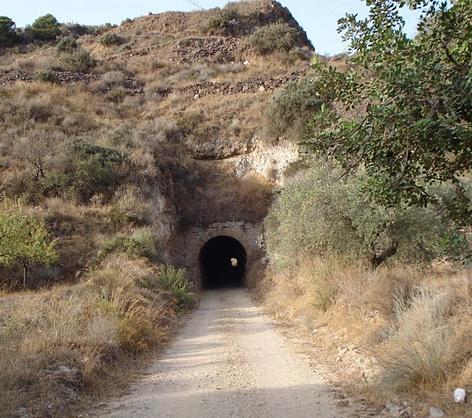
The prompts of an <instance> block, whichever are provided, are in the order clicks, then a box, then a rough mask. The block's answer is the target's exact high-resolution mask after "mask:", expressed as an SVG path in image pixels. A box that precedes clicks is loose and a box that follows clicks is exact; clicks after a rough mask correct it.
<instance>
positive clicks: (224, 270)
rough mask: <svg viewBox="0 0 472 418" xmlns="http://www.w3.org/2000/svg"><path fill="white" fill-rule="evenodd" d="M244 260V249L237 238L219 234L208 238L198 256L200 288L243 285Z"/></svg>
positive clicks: (245, 256) (245, 255) (245, 258)
mask: <svg viewBox="0 0 472 418" xmlns="http://www.w3.org/2000/svg"><path fill="white" fill-rule="evenodd" d="M246 260H247V254H246V250H245V248H244V246H243V245H242V244H241V243H240V242H239V241H238V240H237V239H235V238H232V237H229V236H226V235H221V236H218V237H215V238H212V239H210V240H208V241H207V242H206V243H205V244H204V245H203V247H202V248H201V250H200V257H199V262H200V274H201V283H202V289H218V288H224V287H241V286H244V284H245V277H244V276H245V273H246Z"/></svg>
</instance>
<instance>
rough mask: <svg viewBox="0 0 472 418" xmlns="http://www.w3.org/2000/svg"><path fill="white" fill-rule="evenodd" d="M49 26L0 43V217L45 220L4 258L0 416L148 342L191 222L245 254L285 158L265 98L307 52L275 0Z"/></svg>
mask: <svg viewBox="0 0 472 418" xmlns="http://www.w3.org/2000/svg"><path fill="white" fill-rule="evenodd" d="M33 26H34V25H33ZM52 28H53V30H54V31H56V29H57V30H59V32H58V33H60V34H59V36H57V35H54V37H53V39H51V40H44V39H34V37H35V35H31V34H28V33H27V31H26V30H25V31H24V32H21V31H20V34H19V36H21V37H22V38H21V39H22V40H21V41H20V42H16V43H15V45H14V46H9V47H3V48H1V50H0V54H1V61H0V95H1V97H2V100H1V102H0V125H1V127H2V129H1V130H0V143H1V148H0V176H1V193H2V208H3V209H2V216H3V218H2V220H1V221H2V222H4V225H9V224H11V223H12V222H19V225H21V222H26V223H31V222H33V223H39V224H38V228H43V227H42V226H41V224H43V225H44V228H46V230H47V231H48V233H49V236H47V235H44V236H42V238H41V239H42V240H43V241H41V242H38V245H39V247H38V248H39V249H38V251H39V254H37V257H36V258H34V259H33V258H30V259H28V264H27V267H26V264H25V268H24V269H22V268H19V266H20V265H21V264H19V263H18V262H16V261H17V260H18V259H19V258H15V257H19V256H20V255H19V253H14V254H12V255H11V258H8V262H7V259H5V262H2V263H1V264H2V265H3V266H2V267H0V283H1V284H2V288H3V290H4V292H5V294H4V296H0V298H1V300H2V304H1V307H0V310H1V313H2V319H1V322H0V324H1V326H2V327H1V334H0V336H2V337H3V336H4V338H6V339H7V340H6V341H9V342H8V344H3V343H2V345H1V346H0V353H1V357H2V360H1V364H0V366H1V369H2V370H3V371H4V372H2V373H1V374H2V376H3V378H2V379H1V380H0V388H1V391H2V393H4V394H6V396H4V397H3V396H2V401H1V406H2V410H3V411H6V412H5V413H6V416H12V415H14V414H15V413H17V412H18V411H22V410H24V411H28V413H30V414H32V415H33V416H42V414H44V413H45V412H44V408H46V406H47V408H49V410H50V411H52V412H51V413H52V415H53V416H62V417H63V416H65V415H67V414H70V413H71V411H73V408H74V405H78V404H80V403H81V402H83V400H84V399H85V398H87V397H90V396H92V397H93V396H101V395H103V394H106V393H108V391H107V390H103V389H99V386H101V384H102V382H103V381H106V382H109V383H113V382H114V383H116V382H117V381H121V380H123V378H122V377H121V374H122V373H123V371H124V369H123V367H124V368H126V367H127V364H128V363H129V362H130V361H131V359H133V358H134V357H135V355H136V353H140V352H142V351H146V350H148V349H150V348H151V347H156V343H157V346H158V347H159V346H160V345H161V343H163V342H164V341H165V340H166V338H167V337H166V335H167V334H168V333H169V330H171V329H172V328H173V327H174V326H175V314H176V312H177V311H179V310H182V309H184V308H185V306H187V305H191V303H192V300H193V299H194V296H193V293H191V292H195V291H198V290H199V287H200V280H201V279H200V274H199V271H198V270H199V268H198V251H199V250H200V247H199V246H201V245H202V243H200V242H195V240H197V239H198V238H197V237H198V236H199V235H200V234H202V233H204V232H205V231H212V230H215V231H216V230H222V229H225V228H226V229H227V228H230V229H233V230H234V231H235V232H236V233H238V231H241V234H244V233H245V232H243V231H245V230H247V229H248V230H250V231H251V232H250V233H251V234H253V235H251V238H250V239H251V240H253V241H251V242H248V243H247V245H248V246H250V247H251V249H252V248H254V252H253V254H251V256H250V258H251V259H250V260H248V261H251V262H252V261H254V262H258V260H259V256H258V255H257V254H258V252H260V249H259V248H258V247H257V246H256V241H257V239H258V238H257V237H258V235H257V234H259V232H258V231H259V230H260V228H261V225H262V221H263V219H264V217H265V215H266V214H267V211H268V208H269V205H270V203H271V201H272V191H273V189H274V187H276V186H277V185H278V184H279V183H280V182H281V181H282V179H283V171H284V168H285V167H286V166H287V165H288V164H289V163H290V162H291V161H293V160H295V159H296V158H297V150H296V147H295V146H294V145H292V144H290V143H288V142H287V143H285V142H283V141H282V142H279V140H278V139H277V138H276V137H272V136H271V135H270V134H268V133H267V132H266V129H265V127H264V124H263V123H262V121H263V120H264V114H265V109H266V107H267V105H268V103H269V102H270V101H271V97H272V95H273V93H274V91H276V90H277V89H279V88H281V87H282V86H283V85H284V84H285V83H287V82H289V81H291V80H295V79H298V78H299V77H300V76H301V75H302V74H303V73H304V72H305V71H306V69H307V67H308V64H309V60H310V58H311V56H312V55H313V47H312V45H311V43H310V42H309V41H308V39H307V37H306V34H305V33H304V32H303V30H302V29H301V28H300V27H299V25H298V24H297V22H296V21H295V20H294V19H293V17H292V16H291V14H290V12H289V11H288V10H287V9H285V8H283V7H282V6H281V5H280V4H279V3H277V2H271V1H261V2H242V3H235V4H231V5H229V6H227V7H225V8H223V9H221V10H220V9H213V10H208V11H205V12H193V13H164V14H156V15H148V16H144V17H140V18H135V19H132V20H131V19H128V20H127V21H125V22H123V23H122V24H121V25H119V26H117V27H110V26H103V27H95V28H91V27H86V26H81V25H59V24H57V25H56V24H55V23H54V22H53V26H52ZM54 33H55V32H54ZM41 34H42V35H41V36H42V37H44V36H43V32H41ZM254 36H255V37H254ZM279 38H280V39H279ZM17 214H21V215H17ZM19 227H20V226H19ZM212 228H213V229H212ZM6 236H8V237H9V236H10V235H6ZM248 237H249V235H248ZM12 239H13V238H12ZM241 239H242V240H244V239H246V238H245V237H244V236H241ZM248 239H249V238H248ZM46 240H49V241H52V244H51V245H52V246H53V249H52V250H51V248H49V247H48V248H49V249H48V251H53V252H55V254H52V255H51V257H49V259H47V260H46V258H44V257H42V256H41V254H40V252H41V251H42V249H43V248H46V247H44V246H43V247H41V245H49V244H46V242H45V241H46ZM28 251H29V250H28ZM251 252H252V251H251ZM56 256H57V257H56ZM41 257H42V258H41ZM164 265H176V266H178V267H185V268H186V269H187V273H186V278H185V279H184V278H183V275H182V274H183V273H182V272H181V271H180V270H175V271H174V270H172V268H171V267H169V268H168V269H170V270H168V269H167V268H166V267H164ZM156 266H157V267H156ZM23 270H24V271H23ZM146 277H147V278H146ZM188 279H190V280H191V281H192V283H193V285H192V286H191V285H190V284H189V283H188ZM143 280H145V282H143ZM173 280H177V281H181V286H182V287H181V290H176V288H174V287H172V286H174V285H172V283H173ZM133 283H134V284H133ZM152 283H154V284H152ZM165 283H167V284H165ZM134 286H138V288H135V287H134ZM23 287H26V289H28V291H26V292H24V291H22V288H23ZM104 287H105V288H106V289H108V290H107V291H106V292H105V294H104V293H103V292H104V290H103V289H104ZM173 289H174V290H173ZM151 290H152V291H153V292H156V295H158V296H157V299H155V298H156V296H153V295H154V294H153V293H149V292H150V291H151ZM15 292H18V293H15ZM143 292H144V293H143ZM177 292H180V293H177ZM140 294H143V295H145V296H143V297H144V299H143V300H141V297H140V296H138V295H140ZM186 294H188V296H185V295H186ZM134 298H137V300H140V302H139V304H138V305H139V306H137V307H136V306H134V305H133V306H129V305H128V303H129V301H131V300H133V299H134ZM182 298H183V299H182ZM72 305H75V306H76V308H77V310H76V311H75V313H74V314H73V317H74V319H72V318H69V315H70V313H69V309H70V307H71V306H72ZM141 305H142V306H141ZM135 308H137V309H138V310H137V311H136V310H135ZM36 317H38V321H39V322H38V323H37V325H35V326H34V327H33V328H31V329H30V328H28V324H29V323H30V321H33V319H32V318H36ZM54 318H56V319H54ZM70 320H72V322H69V321H70ZM51 321H53V322H54V321H59V323H62V324H61V325H60V327H61V330H56V329H55V328H54V327H52V328H51V325H48V324H51ZM91 324H95V325H93V326H92V325H91ZM42 327H47V328H48V329H49V330H50V331H48V333H47V335H45V334H41V329H42ZM91 327H92V328H91ZM27 329H29V331H28V332H27V331H26V330H27ZM131 329H134V331H133V332H132V333H131V334H130V332H131ZM49 333H51V334H49ZM2 341H3V340H2ZM15 352H19V353H20V355H19V356H16V357H17V358H18V362H17V363H15V366H14V367H13V368H12V367H11V364H10V361H11V360H10V359H11V356H12V355H13V353H15ZM86 359H87V360H86ZM133 361H134V360H133ZM110 367H111V369H110ZM68 373H69V374H70V375H68ZM26 374H27V375H26ZM125 375H126V373H125ZM25 379H26V380H25ZM57 379H59V380H57ZM61 379H62V380H61ZM124 380H126V378H125V379H124ZM25 381H27V383H22V382H25ZM61 381H63V383H61ZM64 382H66V383H64ZM67 382H69V383H67ZM24 385H26V387H27V388H28V390H27V391H26V392H24V394H23V391H22V390H20V387H24ZM42 387H47V388H48V389H47V392H46V393H45V392H44V391H43V390H42ZM112 387H113V386H112ZM26 396H27V397H28V398H29V400H28V401H27V400H26ZM22 408H23V409H22ZM71 408H72V409H71Z"/></svg>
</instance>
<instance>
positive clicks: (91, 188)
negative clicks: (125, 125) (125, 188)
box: [40, 138, 127, 201]
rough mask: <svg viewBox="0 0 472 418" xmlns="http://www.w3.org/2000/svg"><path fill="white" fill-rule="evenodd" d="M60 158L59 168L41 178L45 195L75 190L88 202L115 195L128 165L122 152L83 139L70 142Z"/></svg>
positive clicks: (73, 192) (57, 164)
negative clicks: (96, 197) (99, 195)
mask: <svg viewBox="0 0 472 418" xmlns="http://www.w3.org/2000/svg"><path fill="white" fill-rule="evenodd" d="M57 159H58V161H56V168H55V170H51V171H50V172H49V173H47V174H46V175H45V176H44V177H43V178H41V179H40V186H41V189H42V192H43V194H44V195H46V196H57V195H60V194H61V193H65V194H67V193H69V192H71V193H72V195H73V196H74V197H77V198H78V199H79V200H81V201H88V200H89V199H90V198H91V197H92V196H94V195H96V194H101V195H102V196H104V197H106V198H111V196H112V195H113V192H114V190H115V189H116V187H117V186H118V185H119V183H120V181H121V179H122V178H123V176H124V175H125V171H124V170H125V169H126V167H127V165H126V162H127V161H126V158H125V156H124V155H123V154H122V153H121V152H119V151H117V150H115V149H111V148H106V147H101V146H98V145H94V144H93V143H91V142H89V141H87V140H85V139H82V138H75V139H72V140H70V141H68V142H66V143H65V144H64V145H63V149H62V153H60V155H58V156H57ZM60 159H62V160H60Z"/></svg>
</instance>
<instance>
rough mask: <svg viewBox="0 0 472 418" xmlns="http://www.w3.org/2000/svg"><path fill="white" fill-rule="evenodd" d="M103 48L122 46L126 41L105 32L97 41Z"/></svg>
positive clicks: (114, 34)
mask: <svg viewBox="0 0 472 418" xmlns="http://www.w3.org/2000/svg"><path fill="white" fill-rule="evenodd" d="M98 41H99V42H100V43H101V44H102V45H104V46H113V45H122V44H124V43H125V42H126V39H125V38H123V37H122V36H120V35H117V34H116V33H111V32H107V33H105V34H103V35H102V36H100V38H99V40H98Z"/></svg>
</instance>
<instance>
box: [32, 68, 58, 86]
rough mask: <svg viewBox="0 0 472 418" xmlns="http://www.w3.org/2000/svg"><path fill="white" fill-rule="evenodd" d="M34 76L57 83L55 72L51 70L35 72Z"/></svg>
mask: <svg viewBox="0 0 472 418" xmlns="http://www.w3.org/2000/svg"><path fill="white" fill-rule="evenodd" d="M36 78H37V79H38V80H40V81H45V82H47V83H57V73H56V72H55V71H53V70H44V71H40V72H39V73H37V74H36Z"/></svg>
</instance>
